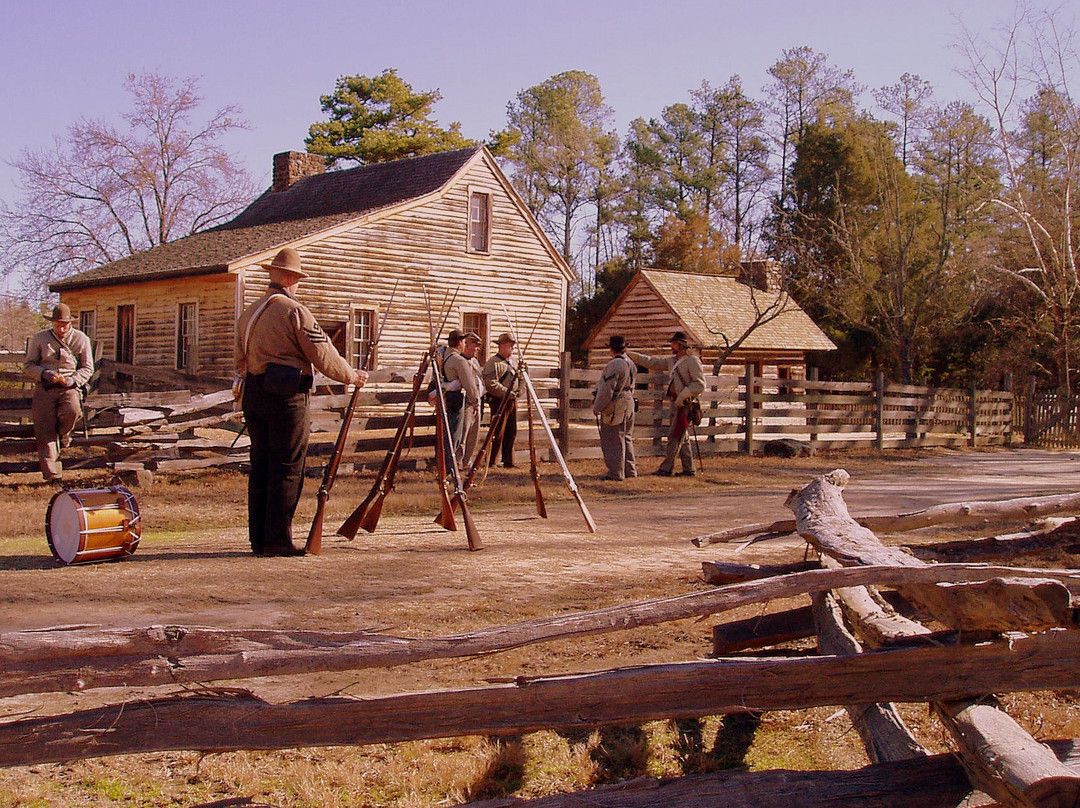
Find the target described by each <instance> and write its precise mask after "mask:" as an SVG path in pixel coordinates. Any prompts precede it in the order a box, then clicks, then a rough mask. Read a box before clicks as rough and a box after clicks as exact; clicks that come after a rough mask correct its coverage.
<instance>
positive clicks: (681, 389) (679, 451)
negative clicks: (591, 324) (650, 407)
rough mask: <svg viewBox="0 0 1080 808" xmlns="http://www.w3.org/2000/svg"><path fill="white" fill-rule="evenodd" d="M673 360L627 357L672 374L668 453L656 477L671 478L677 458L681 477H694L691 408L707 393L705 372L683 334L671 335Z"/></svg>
mask: <svg viewBox="0 0 1080 808" xmlns="http://www.w3.org/2000/svg"><path fill="white" fill-rule="evenodd" d="M670 344H671V356H661V357H653V356H647V355H646V354H643V353H638V352H637V351H627V352H626V353H627V355H628V356H629V357H630V358H631V359H632V360H634V361H635V362H637V363H638V364H639V365H641V366H642V367H646V368H648V369H649V370H666V371H668V387H667V395H668V398H669V399H671V425H670V427H669V429H668V439H667V451H666V453H665V455H664V460H663V462H662V463H660V468H658V469H657V470H656V471H655V472H653V473H654V474H656V475H658V476H660V477H670V476H671V475H672V474H673V473H674V470H675V458H676V457H678V458H679V461H680V463H681V464H682V471H680V472H679V475H678V476H680V477H693V476H694V457H693V454H691V449H690V439H689V435H688V434H687V433H688V432H689V428H690V424H689V420H688V408H689V405H690V402H691V400H692V399H695V398H697V397H698V396H700V395H701V394H702V393H703V392H704V391H705V369H704V368H703V367H702V366H701V360H700V359H698V357H697V356H696V355H694V354H692V353H690V339H689V337H687V336H686V333H685V332H683V331H676V332H675V333H674V334H672V335H671V340H670Z"/></svg>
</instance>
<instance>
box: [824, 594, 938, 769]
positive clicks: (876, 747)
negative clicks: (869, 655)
mask: <svg viewBox="0 0 1080 808" xmlns="http://www.w3.org/2000/svg"><path fill="white" fill-rule="evenodd" d="M812 619H813V621H814V623H815V625H816V626H817V633H818V648H819V649H820V650H821V652H822V653H825V654H859V653H862V650H863V649H862V645H860V644H859V641H858V640H857V639H856V638H855V636H854V635H853V634H852V633H851V632H849V631H848V630H847V626H845V625H844V618H843V616H842V615H841V613H840V604H839V603H838V602H837V600H836V597H835V596H834V595H833V594H832V593H831V592H818V593H817V594H815V595H814V605H813V607H812ZM844 709H846V710H847V713H848V716H849V717H850V718H851V723H852V725H853V726H854V727H855V731H856V732H857V733H859V737H860V738H862V741H863V746H864V747H866V753H867V755H868V756H869V758H870V762H871V763H887V762H889V761H898V760H910V759H911V758H916V757H921V756H925V755H927V754H929V752H928V751H927V750H926V748H925V747H923V745H922V744H920V743H919V742H918V741H917V740H915V737H914V736H913V735H912V734H911V730H909V729H908V728H907V725H906V724H905V723H904V719H902V718H901V717H900V713H898V712H897V710H896V706H895V705H893V704H889V703H886V702H879V703H873V704H847V705H845V706H844Z"/></svg>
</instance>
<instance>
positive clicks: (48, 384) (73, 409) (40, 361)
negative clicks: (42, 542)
mask: <svg viewBox="0 0 1080 808" xmlns="http://www.w3.org/2000/svg"><path fill="white" fill-rule="evenodd" d="M74 319H75V318H74V317H72V316H71V309H70V308H69V307H68V305H67V304H66V303H61V304H60V305H58V306H56V307H54V308H53V310H52V314H51V315H50V316H49V320H51V321H52V327H51V328H46V329H45V330H44V331H39V332H38V333H36V334H35V335H34V336H33V337H31V338H30V342H29V343H28V344H27V347H26V360H25V361H24V362H23V371H24V372H25V373H26V375H27V376H29V377H30V378H31V379H33V380H34V381H35V382H37V384H36V385H35V386H34V395H33V399H32V402H31V405H30V414H31V417H32V418H33V420H34V439H35V442H36V443H37V453H38V459H39V462H40V466H41V476H42V477H44V478H45V479H46V480H47V481H49V482H60V481H61V479H62V478H63V471H64V469H63V465H62V464H61V462H60V447H61V444H63V445H64V446H68V445H69V444H70V442H71V437H70V436H71V430H73V429H74V428H75V423H76V422H77V421H78V420H79V417H80V416H81V415H82V394H81V388H82V387H83V386H84V385H85V384H86V383H87V382H88V381H90V377H91V376H93V375H94V354H93V351H92V349H91V347H90V338H89V337H88V336H86V334H84V333H83V332H82V331H80V330H79V329H77V328H74V327H73V326H72V324H71V323H72V321H73V320H74Z"/></svg>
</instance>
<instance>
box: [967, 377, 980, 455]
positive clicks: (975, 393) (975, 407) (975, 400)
mask: <svg viewBox="0 0 1080 808" xmlns="http://www.w3.org/2000/svg"><path fill="white" fill-rule="evenodd" d="M978 384H979V383H978V380H976V379H975V377H974V376H972V378H971V384H970V385H969V390H970V394H971V401H970V404H969V406H968V430H969V432H970V433H971V436H970V437H969V438H968V446H970V447H971V448H972V449H974V448H975V447H976V446H978V445H979V386H978Z"/></svg>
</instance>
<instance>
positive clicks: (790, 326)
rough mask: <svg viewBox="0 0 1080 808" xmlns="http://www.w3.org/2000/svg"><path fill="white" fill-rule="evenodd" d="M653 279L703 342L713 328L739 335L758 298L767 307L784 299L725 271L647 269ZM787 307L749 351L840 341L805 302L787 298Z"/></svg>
mask: <svg viewBox="0 0 1080 808" xmlns="http://www.w3.org/2000/svg"><path fill="white" fill-rule="evenodd" d="M641 278H642V279H643V280H645V281H647V282H648V283H649V285H651V286H652V287H653V288H654V289H655V290H656V292H657V294H659V295H660V297H661V298H662V299H663V300H664V301H665V302H666V303H667V304H668V306H670V307H671V310H672V311H673V312H674V313H675V314H676V316H678V318H679V319H680V320H681V321H682V323H683V324H684V325H685V327H686V330H687V331H689V332H690V334H691V336H692V337H693V338H694V341H696V342H697V344H699V345H704V344H708V343H710V342H712V341H714V340H715V337H710V336H709V331H710V330H711V331H712V332H720V333H724V334H728V335H729V336H731V337H737V336H738V335H740V334H742V333H744V332H745V331H746V329H747V328H749V327H750V326H751V325H752V323H753V319H754V311H755V302H756V304H757V306H758V307H759V308H762V309H764V308H765V307H766V306H768V305H769V304H770V303H772V302H773V301H775V300H777V299H778V293H776V292H763V291H761V290H760V289H753V288H751V287H750V286H748V285H747V284H745V283H742V282H740V281H739V280H738V279H736V278H733V277H730V276H724V275H696V274H692V273H688V272H670V271H665V270H659V269H643V270H641ZM783 305H784V310H783V311H782V312H781V313H780V314H779V315H778V316H777V317H776V318H775V319H772V320H770V321H769V322H767V323H763V324H762V325H760V326H758V327H757V328H755V329H754V330H753V331H752V332H751V333H750V334H749V335H748V336H747V338H746V341H745V342H744V343H743V344H742V348H743V349H744V350H776V349H778V348H783V349H786V350H796V351H833V350H836V345H835V344H833V341H832V340H831V339H829V338H828V337H827V336H826V335H825V332H823V331H822V330H821V329H820V328H818V327H817V324H816V323H814V321H813V320H811V319H810V316H809V315H808V314H807V313H806V312H804V311H803V310H802V309H801V308H799V305H798V304H797V303H796V302H795V301H794V300H792V299H791V298H787V299H786V300H784V301H783Z"/></svg>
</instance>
